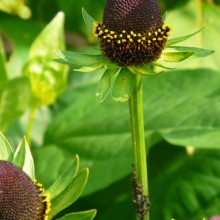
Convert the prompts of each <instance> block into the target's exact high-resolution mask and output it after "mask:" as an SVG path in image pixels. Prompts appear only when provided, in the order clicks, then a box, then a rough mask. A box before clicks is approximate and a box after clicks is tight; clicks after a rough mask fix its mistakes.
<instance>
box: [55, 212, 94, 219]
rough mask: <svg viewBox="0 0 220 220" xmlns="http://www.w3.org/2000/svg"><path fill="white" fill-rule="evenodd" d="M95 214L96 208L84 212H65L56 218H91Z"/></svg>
mask: <svg viewBox="0 0 220 220" xmlns="http://www.w3.org/2000/svg"><path fill="white" fill-rule="evenodd" d="M95 215H96V210H89V211H84V212H75V213H70V214H67V215H65V216H63V217H61V218H58V219H57V220H92V219H94V217H95Z"/></svg>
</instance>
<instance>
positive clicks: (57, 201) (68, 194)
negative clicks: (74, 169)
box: [49, 168, 89, 218]
mask: <svg viewBox="0 0 220 220" xmlns="http://www.w3.org/2000/svg"><path fill="white" fill-rule="evenodd" d="M88 175H89V170H88V169H87V168H85V169H83V170H82V171H80V172H79V173H78V174H77V175H76V176H75V177H74V178H73V180H72V181H71V183H70V184H69V185H68V186H67V187H66V188H65V190H63V191H62V193H60V194H59V195H58V196H57V197H55V198H54V199H53V200H51V204H52V207H53V208H52V210H51V212H50V214H49V216H50V217H51V218H52V217H54V216H55V215H56V214H57V213H59V212H60V211H62V210H63V209H65V208H66V207H68V206H69V205H71V204H72V203H73V202H75V201H76V200H77V199H78V197H79V196H80V194H81V193H82V191H83V189H84V187H85V185H86V182H87V179H88Z"/></svg>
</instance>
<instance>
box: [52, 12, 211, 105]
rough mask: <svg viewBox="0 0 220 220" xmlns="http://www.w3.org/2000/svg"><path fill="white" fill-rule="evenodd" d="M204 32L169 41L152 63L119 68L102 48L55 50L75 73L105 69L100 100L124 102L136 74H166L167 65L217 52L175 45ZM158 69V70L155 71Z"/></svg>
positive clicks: (85, 15)
mask: <svg viewBox="0 0 220 220" xmlns="http://www.w3.org/2000/svg"><path fill="white" fill-rule="evenodd" d="M82 14H83V18H84V21H85V23H86V25H87V27H88V29H89V30H90V31H91V32H92V31H93V26H94V24H95V23H94V22H95V20H94V19H93V18H92V17H91V16H90V15H89V14H88V13H87V12H86V11H85V9H82ZM201 30H202V29H201ZM201 30H199V31H196V32H195V33H192V34H189V35H186V36H183V37H178V38H174V39H168V41H167V43H166V45H165V48H164V50H163V51H162V54H161V56H160V58H159V59H158V60H157V61H152V62H151V63H149V64H142V65H135V66H134V65H129V66H126V67H124V66H119V65H118V64H116V63H113V62H112V61H110V60H108V59H107V58H105V57H103V55H102V53H101V51H100V49H97V48H93V49H92V50H89V51H85V52H70V51H56V54H57V55H58V56H59V58H60V59H56V61H57V62H59V63H63V64H67V65H70V66H71V67H72V69H73V70H74V71H80V72H92V71H95V70H97V69H103V76H102V77H101V79H100V82H99V84H98V87H97V90H96V97H97V99H98V100H99V101H100V102H103V101H104V100H105V99H106V97H107V95H108V94H109V93H111V96H112V98H113V100H115V101H119V102H125V101H127V100H128V99H129V98H130V96H131V94H132V91H133V84H134V77H133V74H141V75H144V76H152V75H158V74H161V73H163V71H164V69H173V67H169V66H166V65H165V64H164V63H165V62H166V63H170V62H181V61H183V60H186V59H188V58H200V57H206V56H208V55H210V54H212V53H213V52H214V51H212V50H206V49H201V48H195V47H183V46H175V44H177V43H180V42H182V41H184V40H187V39H189V38H190V37H192V36H194V35H195V34H197V33H198V32H200V31H201ZM155 67H157V69H159V70H157V71H155Z"/></svg>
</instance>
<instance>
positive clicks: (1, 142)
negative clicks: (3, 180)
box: [0, 132, 13, 161]
mask: <svg viewBox="0 0 220 220" xmlns="http://www.w3.org/2000/svg"><path fill="white" fill-rule="evenodd" d="M12 159H13V150H12V147H11V145H10V144H9V143H8V141H7V139H6V138H5V136H4V135H3V134H2V133H1V132H0V160H6V161H11V160H12Z"/></svg>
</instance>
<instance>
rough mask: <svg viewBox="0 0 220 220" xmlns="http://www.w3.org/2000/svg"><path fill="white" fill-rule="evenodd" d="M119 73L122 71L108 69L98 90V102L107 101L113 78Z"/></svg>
mask: <svg viewBox="0 0 220 220" xmlns="http://www.w3.org/2000/svg"><path fill="white" fill-rule="evenodd" d="M119 71H120V69H106V71H105V72H104V74H103V76H102V78H101V79H100V81H99V83H98V86H97V88H96V98H97V99H98V101H100V102H103V101H104V100H105V99H106V97H107V95H108V94H109V92H110V90H111V87H112V83H113V77H114V76H115V75H116V74H117V73H118V72H119Z"/></svg>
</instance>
